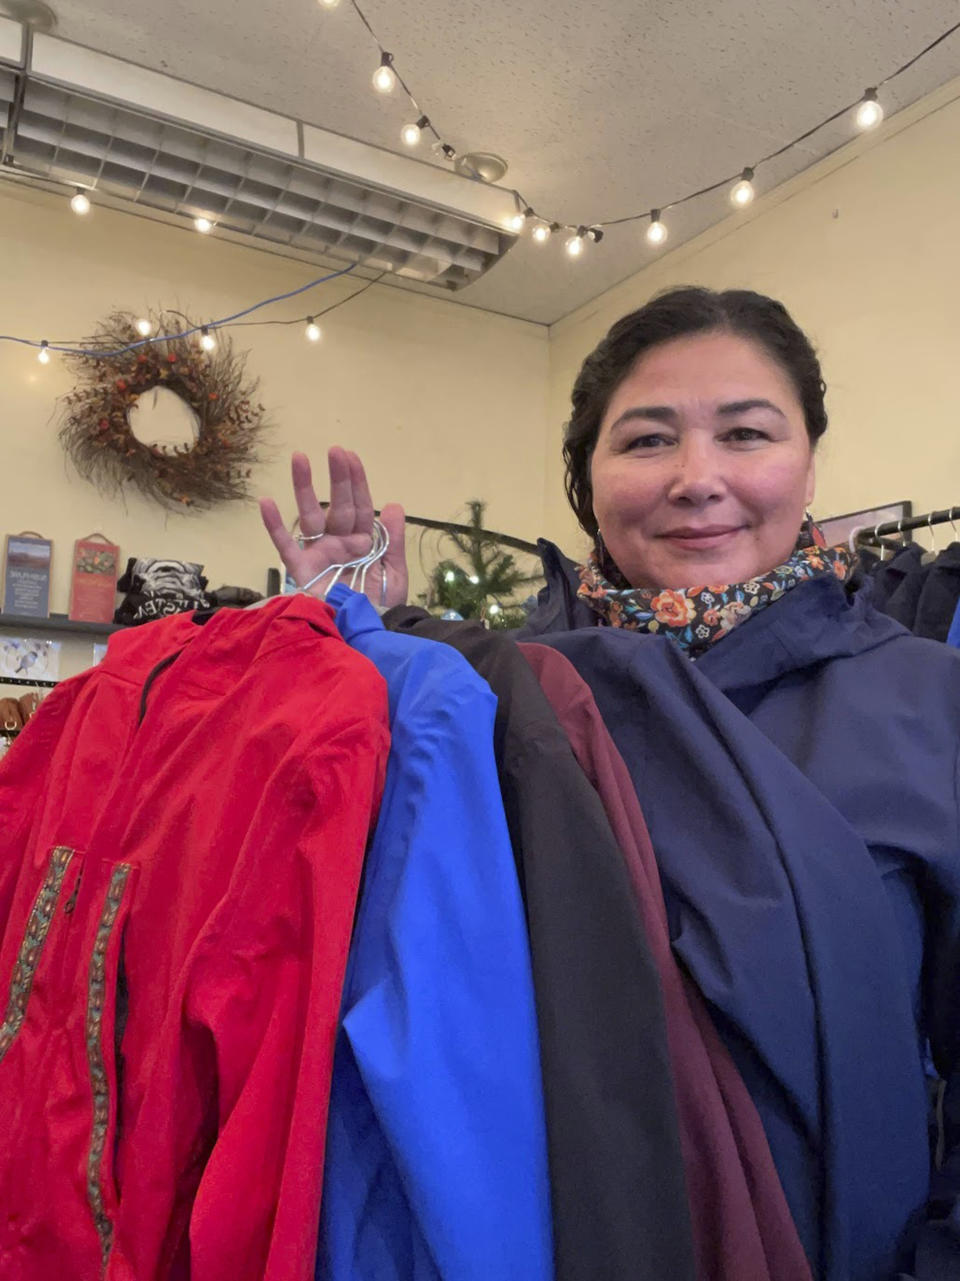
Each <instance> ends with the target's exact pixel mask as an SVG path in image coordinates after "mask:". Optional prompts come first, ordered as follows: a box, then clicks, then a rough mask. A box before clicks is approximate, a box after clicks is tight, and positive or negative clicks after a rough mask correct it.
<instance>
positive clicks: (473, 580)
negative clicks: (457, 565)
mask: <svg viewBox="0 0 960 1281" xmlns="http://www.w3.org/2000/svg"><path fill="white" fill-rule="evenodd" d="M470 582H471V583H473V585H474V587H477V586H478V585H479V583H480V579H479V578H478V577H477V576H476V574H471V575H470Z"/></svg>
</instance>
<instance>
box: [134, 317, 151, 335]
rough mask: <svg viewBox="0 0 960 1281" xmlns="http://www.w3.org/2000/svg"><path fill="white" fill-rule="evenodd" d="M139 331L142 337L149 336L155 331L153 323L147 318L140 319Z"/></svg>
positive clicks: (138, 323) (138, 322)
mask: <svg viewBox="0 0 960 1281" xmlns="http://www.w3.org/2000/svg"><path fill="white" fill-rule="evenodd" d="M137 333H138V334H139V335H140V337H141V338H149V337H150V335H151V334H152V333H153V324H152V323H151V322H150V321H149V320H146V319H144V320H138V321H137Z"/></svg>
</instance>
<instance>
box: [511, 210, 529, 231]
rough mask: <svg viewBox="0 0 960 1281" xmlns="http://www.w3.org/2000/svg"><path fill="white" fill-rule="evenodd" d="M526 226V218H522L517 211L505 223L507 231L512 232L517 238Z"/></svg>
mask: <svg viewBox="0 0 960 1281" xmlns="http://www.w3.org/2000/svg"><path fill="white" fill-rule="evenodd" d="M526 225H527V220H526V218H524V216H523V214H522V213H520V212H519V211H518V212H517V213H515V214H511V215H510V217H509V218H508V219H507V221H506V227H507V231H513V232H515V233H516V234H517V235H518V236H519V235H520V233H521V231H523V229H524V227H525V226H526Z"/></svg>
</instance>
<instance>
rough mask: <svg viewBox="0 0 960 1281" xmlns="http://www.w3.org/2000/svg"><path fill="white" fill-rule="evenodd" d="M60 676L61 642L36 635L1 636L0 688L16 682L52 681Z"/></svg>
mask: <svg viewBox="0 0 960 1281" xmlns="http://www.w3.org/2000/svg"><path fill="white" fill-rule="evenodd" d="M59 676H60V642H59V641H53V640H41V639H39V638H38V637H35V636H3V637H0V685H2V684H3V680H4V677H9V678H11V679H12V680H15V681H55V680H58V679H59Z"/></svg>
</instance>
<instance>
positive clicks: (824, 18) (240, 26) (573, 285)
mask: <svg viewBox="0 0 960 1281" xmlns="http://www.w3.org/2000/svg"><path fill="white" fill-rule="evenodd" d="M53 2H54V7H55V10H56V13H57V15H58V18H59V23H58V26H57V30H56V34H57V35H59V36H63V37H65V38H66V39H69V40H74V41H77V42H79V43H82V44H85V45H88V46H91V47H92V48H95V49H98V50H101V51H103V52H105V53H109V54H113V55H115V56H119V57H123V58H127V59H129V60H131V61H133V62H137V63H140V64H141V65H143V66H147V67H151V68H153V69H155V70H158V71H166V72H168V73H169V74H171V75H175V76H179V77H181V78H183V79H186V80H191V81H194V82H195V83H197V84H200V85H204V86H207V87H208V88H211V89H214V90H217V91H219V92H221V93H226V94H230V95H233V96H235V97H238V98H241V99H244V100H246V101H248V102H251V103H254V104H256V105H258V106H262V107H266V108H269V109H271V110H274V111H278V112H282V113H286V114H288V115H291V116H294V117H297V118H299V119H302V120H305V121H308V122H313V123H315V124H317V125H320V126H322V127H323V128H325V129H331V130H334V131H337V132H341V133H344V134H349V135H352V136H353V137H356V138H359V139H361V140H363V141H365V142H371V143H375V144H378V145H380V146H383V147H388V148H391V149H393V150H396V151H400V150H403V148H402V147H401V144H400V142H399V131H400V127H401V125H402V124H404V123H405V122H406V121H407V120H408V118H409V117H410V114H411V113H410V111H409V108H408V106H407V105H406V100H405V99H404V98H403V97H402V96H401V94H400V92H399V91H397V92H396V93H394V94H393V95H390V96H387V97H381V96H380V95H378V94H375V93H374V92H373V89H372V87H371V84H370V77H371V74H372V72H373V70H374V68H375V67H376V65H377V62H378V55H377V51H376V48H375V46H374V45H373V43H372V41H371V38H370V36H369V34H368V33H367V32H366V30H365V29H364V27H363V25H362V24H361V22H360V19H359V17H358V16H357V14H356V13H355V12H354V10H353V9H352V7H351V5H350V4H349V3H347V0H342V2H341V4H340V5H339V7H338V8H336V9H334V10H327V9H324V8H322V7H321V5H320V4H319V3H318V0H166V2H165V3H164V4H162V5H160V4H158V5H145V4H144V3H143V0H53ZM360 2H361V4H362V6H363V8H364V9H365V11H366V13H367V15H368V17H369V19H370V21H371V23H372V24H373V26H374V28H375V30H376V31H377V33H378V35H379V37H380V40H381V41H382V43H383V45H384V47H385V48H387V49H389V50H391V51H392V52H393V54H394V56H395V58H396V63H397V67H398V69H399V70H400V72H401V74H402V75H403V76H404V77H405V79H406V80H407V82H408V83H409V85H410V87H411V89H412V91H413V92H414V93H415V94H416V95H417V97H418V99H419V100H420V102H421V104H422V106H423V108H424V110H425V111H426V112H428V114H429V115H430V117H431V119H432V120H433V121H434V122H435V123H436V125H437V127H438V128H439V129H440V131H441V132H442V134H443V135H444V137H445V138H447V139H448V140H449V141H450V142H452V144H453V145H454V146H455V147H456V148H457V150H458V151H461V152H463V151H469V150H490V151H495V152H497V153H499V154H500V155H502V156H503V157H504V158H505V159H506V160H507V161H508V162H509V166H510V168H509V173H508V175H507V177H506V179H505V180H504V182H505V185H508V186H516V187H518V188H519V189H520V190H521V191H522V192H523V193H524V195H525V197H526V198H527V199H528V200H530V201H531V202H532V203H533V205H534V206H535V207H536V208H537V210H538V211H539V212H542V213H543V214H545V215H546V216H548V217H551V218H555V219H557V220H558V221H562V222H570V223H593V222H597V221H600V220H607V219H613V218H618V217H622V216H624V215H626V214H630V213H635V212H638V211H640V210H644V209H648V208H650V207H652V206H655V205H663V204H666V203H668V202H669V201H670V200H672V199H675V198H676V197H677V196H680V195H683V194H684V193H686V192H687V191H690V190H694V189H696V188H699V187H702V186H705V185H707V184H708V183H710V182H713V181H715V180H717V179H718V178H722V177H723V176H724V175H725V174H728V173H731V172H734V171H736V170H738V169H740V168H742V167H743V166H744V165H747V164H750V163H751V160H752V159H753V158H754V157H755V156H756V155H757V154H763V153H764V152H767V151H770V150H772V149H774V148H775V147H777V146H779V145H781V144H782V143H783V142H785V141H787V140H788V139H789V138H791V137H793V136H796V135H797V134H799V133H801V132H802V131H803V130H804V129H807V128H809V127H810V125H812V124H814V123H815V122H816V121H817V120H818V119H820V118H822V117H824V116H826V115H829V114H830V113H831V112H833V111H835V110H836V109H837V108H838V107H839V106H842V105H843V104H844V103H845V102H848V101H852V100H853V99H855V98H856V97H858V96H859V94H860V93H861V92H862V90H863V89H864V88H865V87H866V86H868V85H871V84H873V83H875V82H876V81H877V80H878V79H880V78H882V77H883V76H885V75H887V74H889V73H890V72H891V71H892V70H894V69H895V68H896V67H897V66H898V65H899V64H901V63H902V62H905V61H906V60H907V59H908V58H909V57H911V56H912V55H913V54H914V53H915V52H917V51H918V50H919V49H920V48H922V46H923V45H925V44H926V43H928V42H929V41H930V40H932V39H934V38H935V37H936V36H937V35H938V34H939V33H940V32H941V31H942V30H944V29H945V28H946V27H948V26H949V25H951V23H953V22H955V21H956V20H957V5H956V0H830V3H823V0H765V3H763V4H760V5H758V4H757V3H756V0H713V2H710V0H669V3H666V2H665V0H594V2H589V3H588V2H587V0H419V3H418V4H417V5H416V6H413V5H399V4H396V3H390V0H360ZM0 8H2V3H0ZM958 74H960V33H957V35H955V36H954V37H952V38H951V39H950V40H948V41H946V42H945V43H944V44H943V45H941V46H940V47H939V48H938V49H937V50H935V51H934V52H933V53H932V54H931V55H929V56H928V57H927V58H925V59H923V60H922V61H921V62H920V63H919V64H918V65H917V66H916V67H914V68H913V69H911V70H910V71H909V72H907V73H906V74H905V75H904V76H902V77H900V79H899V80H897V81H896V82H895V83H894V84H893V85H891V86H889V87H888V88H887V89H886V90H885V91H884V93H883V101H884V106H885V108H886V110H887V114H888V115H889V114H892V112H893V111H895V110H897V109H899V108H902V107H904V106H906V105H908V104H909V103H910V102H912V101H914V100H916V99H917V98H919V97H921V96H923V95H924V94H926V93H928V92H930V91H931V90H933V89H934V88H936V87H937V86H938V85H940V84H942V83H944V82H945V81H947V80H949V79H950V78H952V77H953V76H956V75H958ZM850 136H851V127H850V124H849V122H848V121H846V120H843V121H840V122H838V123H837V124H836V125H834V126H830V127H828V128H826V129H824V130H822V131H821V132H820V133H818V134H817V135H816V136H814V137H813V138H811V139H809V140H808V142H807V143H805V144H804V145H803V146H802V147H797V148H795V149H793V150H792V151H791V152H790V153H788V154H787V155H785V156H783V157H782V158H781V159H780V160H778V161H775V162H773V163H772V164H770V165H768V166H766V167H765V168H763V169H761V170H759V171H758V173H757V179H756V185H757V188H758V190H759V191H763V190H765V189H768V188H769V187H771V186H774V185H776V184H777V183H780V182H782V181H784V180H785V179H786V178H788V177H790V176H791V175H792V174H794V173H796V172H798V171H799V170H801V169H803V168H806V167H807V166H808V165H810V164H812V163H813V162H814V161H815V160H817V159H819V158H820V157H821V156H824V155H826V154H827V153H829V152H830V151H832V150H834V149H835V148H836V147H837V146H839V145H841V144H842V143H843V142H844V141H846V140H847V139H848V138H849V137H850ZM728 213H729V204H728V203H727V200H726V195H725V193H724V192H723V191H720V192H717V193H714V194H713V195H711V196H706V197H704V198H702V199H700V200H698V201H694V202H691V204H689V205H687V206H685V207H684V208H683V209H678V210H675V211H672V212H671V214H670V215H669V224H670V233H671V238H670V246H669V247H671V248H673V247H675V246H676V245H677V244H678V243H682V241H684V240H686V239H689V238H691V237H692V236H694V235H696V234H697V233H698V232H700V231H702V230H703V229H704V228H706V227H708V226H710V225H712V224H713V223H715V222H717V221H719V220H720V219H721V218H723V217H725V216H727V214H728ZM643 227H644V224H643V223H639V224H631V225H627V226H625V227H620V228H612V229H610V230H609V231H608V233H607V234H606V236H605V237H604V240H603V242H602V244H599V245H595V246H594V245H591V246H590V247H589V248H588V249H587V250H586V251H585V252H584V254H583V255H582V257H581V258H580V259H579V260H578V261H571V260H570V259H568V258H567V256H566V255H565V254H564V253H563V250H562V246H561V245H560V244H559V243H558V240H559V239H560V238H559V237H556V236H555V237H553V239H552V241H551V242H550V243H548V244H547V245H545V246H543V247H540V246H536V245H534V244H532V243H530V242H529V241H528V240H526V239H524V240H522V241H521V242H519V243H518V244H517V245H515V246H514V247H513V248H512V249H511V250H510V251H509V252H508V253H507V254H506V255H505V256H504V258H503V259H502V260H501V261H499V262H498V263H497V264H496V265H495V266H494V267H493V268H492V269H491V270H490V271H489V272H488V273H487V275H485V276H484V277H483V278H482V279H480V280H479V281H477V282H476V283H474V284H471V285H469V286H468V287H467V288H465V289H464V290H463V291H461V292H460V293H458V294H457V295H456V299H457V300H458V301H460V302H463V303H467V304H470V305H473V306H477V307H482V308H486V309H489V310H492V311H497V312H502V313H504V314H507V315H511V316H518V317H523V318H525V319H528V320H533V321H537V322H540V323H545V324H549V323H551V322H553V321H556V320H558V319H559V318H560V317H562V316H564V315H566V314H567V313H569V312H570V311H572V310H573V309H574V308H576V307H578V306H579V305H580V304H582V303H584V302H587V301H589V300H590V299H591V298H593V297H595V296H596V295H597V294H599V293H601V292H602V291H603V290H604V289H606V288H608V287H609V286H610V285H612V284H614V283H616V282H617V281H619V280H622V279H623V278H624V277H626V276H629V275H631V274H632V273H634V272H635V271H638V270H639V269H640V268H642V267H643V266H644V265H645V264H646V263H648V262H649V261H650V259H651V257H652V255H653V254H654V253H655V252H656V251H654V250H652V249H651V248H650V247H649V246H648V245H647V243H646V241H645V239H644V237H643ZM661 252H662V251H661Z"/></svg>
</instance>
